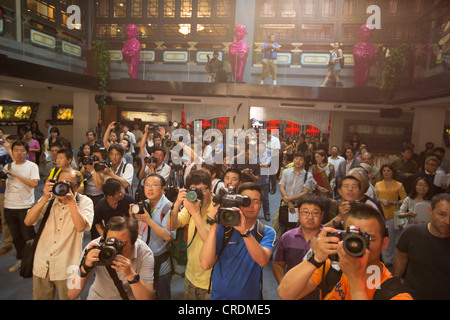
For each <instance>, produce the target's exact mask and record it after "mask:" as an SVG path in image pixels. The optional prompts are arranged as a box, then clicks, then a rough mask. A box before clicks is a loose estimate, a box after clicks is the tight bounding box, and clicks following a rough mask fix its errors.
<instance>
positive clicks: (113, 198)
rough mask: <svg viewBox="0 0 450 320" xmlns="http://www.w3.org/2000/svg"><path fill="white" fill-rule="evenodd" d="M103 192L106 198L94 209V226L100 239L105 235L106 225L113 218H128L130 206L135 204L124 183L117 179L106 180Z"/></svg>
mask: <svg viewBox="0 0 450 320" xmlns="http://www.w3.org/2000/svg"><path fill="white" fill-rule="evenodd" d="M102 192H103V194H104V195H105V196H104V198H103V199H101V200H100V201H99V202H98V203H97V205H96V206H95V208H94V223H93V224H94V226H95V228H96V230H97V233H98V237H99V236H100V235H101V234H103V232H104V230H105V225H106V224H107V223H108V221H109V220H110V219H111V218H112V217H115V216H127V215H128V209H129V208H130V205H131V204H132V203H134V199H133V197H132V196H131V195H129V194H126V193H125V189H124V187H123V185H122V183H121V182H120V181H119V180H117V179H114V178H111V179H108V180H106V182H105V183H104V184H103V186H102ZM98 237H97V238H98Z"/></svg>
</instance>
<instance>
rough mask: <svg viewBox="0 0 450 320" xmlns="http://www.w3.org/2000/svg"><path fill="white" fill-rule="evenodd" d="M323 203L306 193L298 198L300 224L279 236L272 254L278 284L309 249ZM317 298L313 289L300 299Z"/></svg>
mask: <svg viewBox="0 0 450 320" xmlns="http://www.w3.org/2000/svg"><path fill="white" fill-rule="evenodd" d="M324 205H325V204H324V200H322V198H320V196H317V195H313V194H306V195H304V196H302V197H301V198H300V201H299V207H298V208H299V209H298V218H299V222H300V226H299V227H298V228H295V229H291V230H289V231H287V232H286V233H284V234H283V235H282V236H281V238H280V241H279V242H278V246H277V251H276V253H275V256H274V261H273V267H272V268H273V275H274V276H275V279H276V281H277V282H278V284H280V282H281V280H282V279H283V277H284V275H285V274H286V272H288V271H289V270H290V269H292V268H293V267H295V266H296V265H298V264H299V263H300V262H302V261H303V257H304V256H305V255H306V253H307V252H308V251H309V249H310V240H311V239H312V238H314V237H315V236H317V234H319V232H320V231H321V230H322V228H323V225H322V220H323V216H324ZM317 299H319V291H318V290H315V291H313V292H312V293H310V294H308V295H307V296H305V297H304V298H303V299H302V300H317Z"/></svg>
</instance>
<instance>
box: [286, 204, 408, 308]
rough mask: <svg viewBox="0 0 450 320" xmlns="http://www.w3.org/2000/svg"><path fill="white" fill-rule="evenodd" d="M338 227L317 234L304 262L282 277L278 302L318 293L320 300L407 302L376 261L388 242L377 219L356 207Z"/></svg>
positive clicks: (397, 283)
mask: <svg viewBox="0 0 450 320" xmlns="http://www.w3.org/2000/svg"><path fill="white" fill-rule="evenodd" d="M343 226H344V230H336V229H334V228H330V227H325V228H323V229H322V231H321V232H320V233H319V234H318V236H317V238H316V239H315V241H314V242H313V243H312V244H311V248H312V250H310V251H309V252H308V253H307V254H306V256H305V259H304V260H303V261H302V262H301V263H300V264H298V265H297V266H295V267H294V268H292V269H291V270H289V271H288V272H287V273H286V275H285V276H284V277H283V279H282V281H281V283H280V286H279V287H278V294H279V296H280V298H281V299H288V300H292V299H300V298H302V297H304V296H305V295H307V294H309V293H310V292H312V291H313V290H315V289H316V288H319V289H320V290H321V299H323V300H411V299H412V298H411V296H410V295H409V294H408V293H406V291H405V290H404V288H403V286H402V284H401V283H400V280H399V279H398V278H394V277H392V275H391V273H390V272H389V271H388V269H387V268H386V267H385V266H384V264H383V263H382V262H381V261H380V255H381V251H382V250H384V249H385V248H386V246H387V244H388V241H389V239H388V237H387V229H386V223H385V221H384V219H383V217H382V216H381V214H380V213H379V212H378V211H377V210H376V209H374V208H372V207H370V206H368V205H365V204H357V205H354V206H352V208H351V210H350V212H348V214H347V215H346V217H345V220H344V224H343ZM336 256H337V257H336Z"/></svg>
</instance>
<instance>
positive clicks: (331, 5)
mask: <svg viewBox="0 0 450 320" xmlns="http://www.w3.org/2000/svg"><path fill="white" fill-rule="evenodd" d="M335 14H336V0H323V7H322V17H334V15H335Z"/></svg>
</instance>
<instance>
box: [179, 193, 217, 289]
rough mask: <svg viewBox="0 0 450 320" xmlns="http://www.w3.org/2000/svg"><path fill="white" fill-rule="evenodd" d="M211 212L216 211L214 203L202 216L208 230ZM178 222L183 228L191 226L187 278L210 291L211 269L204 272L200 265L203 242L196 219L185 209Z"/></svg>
mask: <svg viewBox="0 0 450 320" xmlns="http://www.w3.org/2000/svg"><path fill="white" fill-rule="evenodd" d="M211 210H214V206H213V203H212V202H211V204H210V206H209V208H208V210H206V212H204V213H203V214H202V220H203V222H204V224H205V225H206V226H207V228H208V229H209V228H210V227H209V225H208V224H206V218H207V217H208V213H209V212H210V211H211ZM178 221H179V222H180V223H181V226H185V225H187V224H189V227H188V239H187V243H188V244H190V246H189V247H188V248H187V258H188V259H187V265H186V272H185V275H186V278H187V279H188V280H189V281H190V282H191V283H192V284H193V285H194V286H196V287H197V288H201V289H209V280H210V278H211V269H209V270H203V268H202V266H201V265H200V259H199V256H200V250H201V249H202V247H203V241H202V239H201V238H200V235H199V234H198V232H197V230H196V226H195V222H194V219H193V218H192V216H191V215H190V213H189V212H188V211H187V210H186V208H183V209H182V210H181V211H180V213H178Z"/></svg>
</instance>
